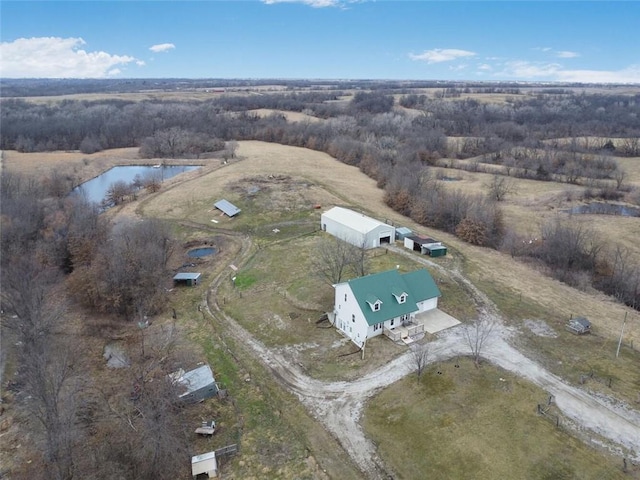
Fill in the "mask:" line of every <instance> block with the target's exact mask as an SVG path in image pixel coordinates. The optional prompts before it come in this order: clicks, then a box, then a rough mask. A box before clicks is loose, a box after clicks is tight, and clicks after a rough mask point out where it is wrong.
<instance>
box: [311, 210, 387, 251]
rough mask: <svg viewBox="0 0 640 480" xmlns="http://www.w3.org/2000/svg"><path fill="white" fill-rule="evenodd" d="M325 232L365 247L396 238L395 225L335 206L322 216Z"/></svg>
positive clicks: (377, 245) (321, 221) (372, 246)
mask: <svg viewBox="0 0 640 480" xmlns="http://www.w3.org/2000/svg"><path fill="white" fill-rule="evenodd" d="M320 224H321V227H322V231H323V232H327V233H329V234H331V235H333V236H334V237H337V238H339V239H340V240H344V241H345V242H347V243H350V244H352V245H355V246H356V247H361V248H365V249H370V248H376V247H379V246H381V245H383V244H391V243H393V242H395V239H396V229H395V227H394V226H393V225H389V224H387V223H384V222H381V221H380V220H376V219H374V218H371V217H367V216H366V215H364V214H362V213H358V212H354V211H353V210H349V209H348V208H342V207H333V208H331V209H329V210H327V211H326V212H324V213H323V214H322V215H321V216H320Z"/></svg>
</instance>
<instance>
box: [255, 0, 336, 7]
mask: <svg viewBox="0 0 640 480" xmlns="http://www.w3.org/2000/svg"><path fill="white" fill-rule="evenodd" d="M263 3H266V4H267V5H274V4H276V3H302V4H304V5H309V6H310V7H314V8H324V7H337V6H339V5H341V4H342V2H341V1H340V0H263Z"/></svg>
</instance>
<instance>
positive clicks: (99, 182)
mask: <svg viewBox="0 0 640 480" xmlns="http://www.w3.org/2000/svg"><path fill="white" fill-rule="evenodd" d="M197 168H200V165H164V166H151V165H121V166H117V167H113V168H111V169H110V170H107V171H106V172H104V173H103V174H101V175H98V176H97V177H95V178H92V179H91V180H89V181H87V182H84V183H83V184H81V185H79V186H77V187H76V188H74V189H73V192H72V193H81V192H83V193H84V194H85V195H86V197H87V199H88V200H89V201H90V202H95V203H100V202H102V200H104V197H105V196H106V194H107V190H108V189H109V187H110V186H111V185H113V184H114V183H115V182H119V181H123V182H125V183H132V182H133V181H134V179H135V178H136V177H139V178H141V179H143V178H145V177H149V176H150V175H154V176H155V175H158V176H159V177H160V179H161V180H167V179H169V178H171V177H175V176H176V175H179V174H180V173H184V172H190V171H192V170H195V169H197Z"/></svg>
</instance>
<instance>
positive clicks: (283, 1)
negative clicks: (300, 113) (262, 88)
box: [0, 0, 640, 83]
mask: <svg viewBox="0 0 640 480" xmlns="http://www.w3.org/2000/svg"><path fill="white" fill-rule="evenodd" d="M639 30H640V2H636V1H621V2H611V1H570V2H557V1H536V2H527V1H496V2H486V1H468V2H464V1H418V0H414V1H411V0H405V1H367V0H357V1H353V0H266V1H260V0H244V1H243V0H236V1H204V0H201V1H179V2H176V1H140V2H137V1H124V0H122V1H72V2H63V1H45V2H35V1H7V0H2V1H1V2H0V40H1V47H0V76H1V77H4V78H23V77H30V78H33V77H56V78H61V77H67V78H89V77H91V78H167V77H172V78H288V79H292V78H309V79H337V78H340V79H410V80H484V81H494V80H508V81H560V82H565V81H567V82H606V83H640V33H639Z"/></svg>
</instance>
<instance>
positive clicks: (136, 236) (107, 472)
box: [0, 172, 189, 480]
mask: <svg viewBox="0 0 640 480" xmlns="http://www.w3.org/2000/svg"><path fill="white" fill-rule="evenodd" d="M0 179H1V182H2V184H1V185H0V187H1V188H0V194H1V198H0V200H1V202H0V213H1V215H2V230H1V232H0V242H1V253H2V255H1V258H0V263H1V265H0V266H1V281H2V290H1V291H0V292H1V294H0V303H1V308H2V330H3V335H6V336H8V337H9V338H10V339H11V341H12V342H13V343H14V344H15V345H16V352H17V357H18V358H17V360H18V361H17V362H16V365H17V371H16V372H15V373H16V375H15V376H13V377H12V380H11V381H10V382H9V383H8V389H9V390H10V391H11V392H12V393H13V395H14V398H15V404H16V405H17V406H18V412H19V413H20V416H21V422H22V423H23V424H24V425H28V426H29V428H28V429H27V431H28V432H30V433H29V435H30V437H29V445H30V447H32V450H31V452H30V454H31V455H30V458H31V459H32V460H33V461H32V462H31V463H29V464H24V465H20V466H17V467H16V468H15V469H14V470H13V471H12V474H13V475H14V477H13V478H55V479H59V480H70V479H72V478H80V477H86V476H95V475H98V477H99V478H143V479H144V478H146V479H152V478H179V477H181V476H184V475H185V474H186V472H185V471H184V470H185V462H184V458H188V455H189V452H188V451H187V450H188V448H187V447H188V432H186V431H185V420H184V418H183V417H184V412H183V409H182V408H181V407H180V404H179V402H178V399H177V395H176V391H175V386H174V385H173V384H172V383H171V382H170V381H169V380H168V376H167V375H168V374H169V373H171V372H173V371H176V370H177V367H178V365H181V364H182V365H184V362H181V361H180V360H184V359H180V358H178V356H177V354H176V352H175V350H174V349H173V345H174V343H175V332H174V331H173V330H172V329H171V330H170V331H167V332H164V334H163V335H161V336H160V338H158V339H155V340H154V341H152V339H146V340H145V339H144V338H141V347H142V348H141V349H140V353H139V354H135V353H134V355H133V357H132V358H131V360H130V361H131V365H130V368H129V369H126V371H124V373H122V375H116V376H115V377H114V378H116V379H117V382H116V383H115V384H113V385H111V384H108V383H107V384H98V383H96V381H95V380H94V378H93V376H92V373H91V372H90V371H89V370H88V369H87V368H86V365H85V362H84V361H83V357H84V356H85V355H87V352H86V349H85V348H84V347H83V345H84V340H85V338H90V337H91V336H93V335H98V336H99V337H100V338H101V340H102V341H105V340H108V335H107V336H104V335H105V332H104V331H103V330H102V329H97V330H94V329H91V327H90V324H86V325H81V326H80V328H78V326H77V324H75V323H74V322H76V320H74V318H73V317H71V316H70V313H69V312H70V308H69V307H70V304H71V303H72V302H74V303H76V304H80V305H82V306H84V307H85V308H86V310H85V311H86V312H89V313H93V314H100V313H107V314H110V315H113V316H115V317H119V318H122V319H123V320H124V321H128V322H138V323H139V324H140V325H144V321H145V319H146V317H147V316H151V315H154V314H156V313H158V312H159V311H162V309H163V308H164V307H165V305H166V285H167V281H168V280H169V281H170V278H171V277H170V275H169V273H170V272H169V271H168V270H167V261H168V258H169V256H170V255H171V252H172V249H173V245H174V240H173V238H172V235H171V232H170V230H169V229H168V228H167V226H166V225H164V224H162V223H161V222H159V221H156V220H144V221H142V222H132V223H124V224H120V225H118V226H115V227H113V226H110V225H109V224H108V223H107V221H106V219H104V218H103V216H101V215H100V210H99V208H98V206H97V205H95V204H93V203H90V202H87V201H86V200H85V199H84V198H83V197H82V196H68V195H66V194H65V195H60V194H59V190H58V189H56V188H52V186H51V184H50V183H49V182H37V181H35V180H33V179H31V178H28V177H23V176H19V175H14V174H11V173H9V172H3V174H2V176H1V177H0ZM141 335H142V336H144V335H145V334H144V332H141ZM78 339H82V341H78ZM134 387H135V395H129V394H130V392H131V391H132V389H133V388H134ZM5 394H6V392H3V396H4V395H5ZM25 438H26V437H25Z"/></svg>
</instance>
